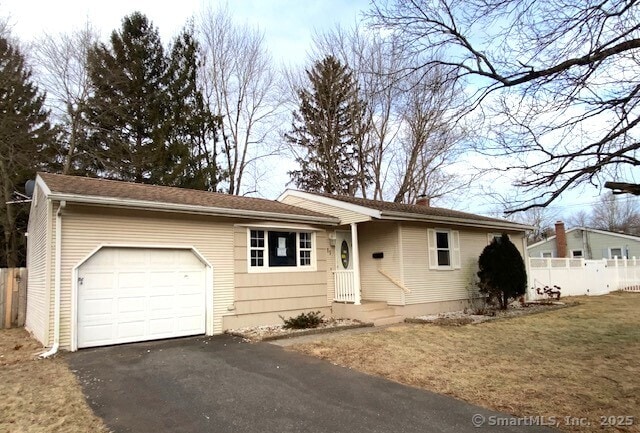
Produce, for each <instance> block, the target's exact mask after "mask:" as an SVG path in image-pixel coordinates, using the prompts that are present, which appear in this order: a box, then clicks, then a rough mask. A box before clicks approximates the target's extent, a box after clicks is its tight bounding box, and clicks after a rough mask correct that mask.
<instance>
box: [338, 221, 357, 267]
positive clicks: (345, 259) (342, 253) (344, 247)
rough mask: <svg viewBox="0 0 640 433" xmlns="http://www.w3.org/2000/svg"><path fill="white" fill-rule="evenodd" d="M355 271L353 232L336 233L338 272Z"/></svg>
mask: <svg viewBox="0 0 640 433" xmlns="http://www.w3.org/2000/svg"><path fill="white" fill-rule="evenodd" d="M352 269H353V251H352V245H351V232H348V231H336V270H338V271H344V270H352Z"/></svg>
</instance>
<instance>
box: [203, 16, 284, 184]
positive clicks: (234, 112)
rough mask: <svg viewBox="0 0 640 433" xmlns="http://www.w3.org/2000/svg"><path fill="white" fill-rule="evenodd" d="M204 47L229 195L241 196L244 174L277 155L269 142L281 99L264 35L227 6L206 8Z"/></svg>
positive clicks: (206, 85)
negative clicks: (234, 15) (237, 19)
mask: <svg viewBox="0 0 640 433" xmlns="http://www.w3.org/2000/svg"><path fill="white" fill-rule="evenodd" d="M197 26H198V30H199V34H200V39H201V41H200V43H201V46H202V50H203V59H204V62H203V74H204V80H203V81H204V84H203V85H204V90H203V92H204V94H205V97H206V99H207V101H208V103H209V106H210V110H211V112H212V114H213V115H216V116H219V117H220V118H221V123H222V125H221V137H220V139H221V140H220V141H221V155H220V156H221V157H222V159H223V160H224V166H223V170H224V171H225V175H223V179H224V178H226V180H227V181H228V188H226V190H227V192H228V193H229V194H240V193H241V192H242V190H243V177H244V176H245V174H246V173H248V172H250V171H251V170H249V169H248V167H249V166H251V165H255V164H256V163H257V162H258V161H259V160H260V159H262V158H265V157H267V156H270V155H273V154H274V153H276V152H277V151H278V148H277V146H274V143H273V142H270V141H269V138H270V137H271V135H272V134H273V133H274V131H275V129H276V127H277V123H276V122H274V121H273V118H274V117H275V115H276V114H277V113H278V110H279V108H280V106H281V103H282V101H281V100H280V99H279V96H278V95H277V93H276V92H275V91H276V90H277V86H276V74H275V73H274V69H273V65H272V60H271V57H270V55H269V53H268V51H267V49H266V47H265V43H264V35H263V33H262V32H260V31H259V30H258V29H255V28H251V27H249V26H247V25H245V26H239V25H236V24H235V23H234V22H233V20H232V18H231V16H230V15H229V13H228V11H227V10H226V9H217V10H214V9H212V8H208V9H206V10H204V11H203V12H202V14H201V15H200V17H199V22H198V24H197Z"/></svg>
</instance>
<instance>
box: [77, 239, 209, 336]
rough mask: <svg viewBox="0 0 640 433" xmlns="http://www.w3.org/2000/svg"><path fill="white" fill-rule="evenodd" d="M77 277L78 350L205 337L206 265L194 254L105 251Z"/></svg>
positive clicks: (81, 268) (153, 250)
mask: <svg viewBox="0 0 640 433" xmlns="http://www.w3.org/2000/svg"><path fill="white" fill-rule="evenodd" d="M76 272H77V283H76V286H77V311H78V313H77V314H78V320H77V333H78V339H77V342H78V347H79V348H83V347H94V346H104V345H108V344H119V343H130V342H135V341H145V340H155V339H161V338H172V337H183V336H189V335H198V334H204V333H205V326H206V296H205V293H206V266H205V264H204V263H203V262H202V261H201V260H200V258H199V257H197V256H196V254H195V253H194V252H193V251H192V250H187V249H166V248H122V247H121V248H113V247H104V248H101V249H99V250H98V251H96V252H95V253H94V254H93V255H92V256H90V257H89V258H88V259H87V260H86V261H85V262H83V263H82V264H81V265H80V266H79V267H78V268H77V271H76Z"/></svg>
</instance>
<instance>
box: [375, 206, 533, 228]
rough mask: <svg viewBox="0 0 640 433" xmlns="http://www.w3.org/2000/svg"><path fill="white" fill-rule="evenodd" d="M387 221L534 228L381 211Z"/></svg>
mask: <svg viewBox="0 0 640 433" xmlns="http://www.w3.org/2000/svg"><path fill="white" fill-rule="evenodd" d="M381 219H387V220H400V221H421V222H425V221H427V222H433V223H453V224H456V225H459V226H465V227H482V228H489V229H506V230H516V231H525V230H533V229H534V227H532V226H529V225H526V224H518V223H509V222H499V221H483V220H475V219H467V218H455V217H445V216H435V215H422V214H414V213H406V212H394V211H382V218H381Z"/></svg>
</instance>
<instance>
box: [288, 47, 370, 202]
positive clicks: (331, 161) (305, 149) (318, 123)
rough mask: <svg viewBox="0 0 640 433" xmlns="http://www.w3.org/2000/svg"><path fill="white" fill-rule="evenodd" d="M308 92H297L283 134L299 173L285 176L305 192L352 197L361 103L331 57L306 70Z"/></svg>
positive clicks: (342, 67) (345, 71) (347, 76)
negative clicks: (296, 105) (290, 126)
mask: <svg viewBox="0 0 640 433" xmlns="http://www.w3.org/2000/svg"><path fill="white" fill-rule="evenodd" d="M307 77H308V80H309V88H308V89H306V88H303V89H300V90H299V92H298V97H299V102H300V108H299V109H298V110H297V111H295V112H294V113H293V118H294V121H293V129H292V131H291V132H289V133H288V134H285V138H286V139H287V141H288V142H289V143H290V144H291V145H292V146H293V148H294V151H295V152H296V154H297V156H296V162H297V163H298V164H299V166H300V169H299V170H294V171H291V172H289V175H290V176H291V178H292V180H293V182H294V183H295V185H296V187H298V188H301V189H303V190H308V191H316V192H327V193H332V194H341V195H355V193H356V192H357V189H358V182H357V181H358V176H360V175H361V174H362V173H360V172H359V170H358V168H357V167H358V166H359V165H360V164H359V161H361V160H362V158H363V155H360V152H359V149H360V148H361V146H359V145H358V144H359V143H358V140H360V139H361V136H360V132H359V131H362V129H363V128H362V127H361V125H362V124H363V117H364V108H365V107H364V102H363V101H362V100H360V99H359V98H358V86H357V83H356V82H355V80H354V78H353V73H352V72H351V70H350V69H349V68H348V66H346V65H343V64H342V63H341V62H340V61H339V60H337V59H336V58H335V57H333V56H328V57H325V58H324V59H323V60H321V61H319V62H316V63H315V65H314V66H313V68H312V69H311V70H308V71H307Z"/></svg>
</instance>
